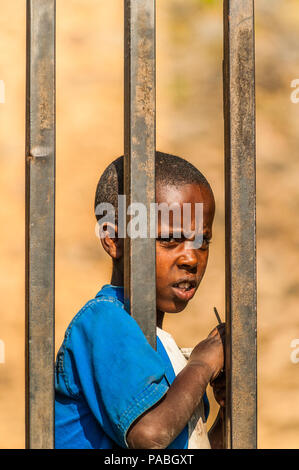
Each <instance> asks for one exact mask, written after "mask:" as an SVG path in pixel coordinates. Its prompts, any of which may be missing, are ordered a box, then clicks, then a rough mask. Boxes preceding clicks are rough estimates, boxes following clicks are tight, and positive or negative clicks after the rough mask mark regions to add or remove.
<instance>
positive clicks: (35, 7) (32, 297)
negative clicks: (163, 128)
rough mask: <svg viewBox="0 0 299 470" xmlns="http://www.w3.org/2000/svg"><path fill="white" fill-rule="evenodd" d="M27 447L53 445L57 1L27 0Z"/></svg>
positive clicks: (48, 446) (34, 447) (51, 446)
mask: <svg viewBox="0 0 299 470" xmlns="http://www.w3.org/2000/svg"><path fill="white" fill-rule="evenodd" d="M26 82H27V89H26V95H27V96H26V447H27V448H33V449H41V448H53V447H54V256H55V252H54V250H55V0H27V77H26Z"/></svg>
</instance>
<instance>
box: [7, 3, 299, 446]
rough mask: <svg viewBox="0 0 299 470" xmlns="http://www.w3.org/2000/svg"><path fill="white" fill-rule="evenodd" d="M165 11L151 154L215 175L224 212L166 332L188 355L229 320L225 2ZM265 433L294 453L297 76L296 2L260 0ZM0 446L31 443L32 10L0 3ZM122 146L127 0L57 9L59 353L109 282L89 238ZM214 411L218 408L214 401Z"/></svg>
mask: <svg viewBox="0 0 299 470" xmlns="http://www.w3.org/2000/svg"><path fill="white" fill-rule="evenodd" d="M158 3H159V4H158V10H157V28H158V32H157V53H158V57H157V70H158V72H157V87H158V90H157V104H158V109H157V144H158V145H157V146H158V149H159V150H162V151H166V152H171V153H175V154H178V155H181V156H184V157H186V158H187V159H189V160H190V161H191V162H192V163H194V164H195V165H197V166H198V167H199V168H200V169H201V170H202V171H203V173H204V174H205V175H206V176H207V178H208V179H209V181H210V183H211V185H212V187H213V189H214V193H215V198H216V204H217V214H216V219H215V225H214V236H213V242H212V245H211V251H210V260H209V265H208V268H207V272H206V275H205V277H204V279H203V281H202V285H201V286H200V288H199V292H198V294H197V296H196V297H195V299H194V300H193V301H192V302H191V303H190V305H189V306H188V308H187V309H186V311H184V313H182V314H180V315H178V316H171V315H169V316H168V318H167V320H166V325H165V327H166V329H168V330H169V331H170V332H171V333H172V334H173V336H174V337H175V338H176V340H177V342H178V344H179V345H180V346H182V347H190V346H193V345H195V344H196V343H197V342H198V341H200V340H201V339H203V338H204V337H205V336H206V335H207V334H208V333H209V331H210V330H211V329H212V328H213V326H214V325H215V318H214V314H213V307H214V306H217V308H218V310H219V312H221V314H222V317H223V315H224V294H225V293H224V197H223V194H224V184H223V181H224V177H223V120H222V82H221V60H222V13H221V5H219V4H220V3H221V2H216V1H215V2H210V3H211V4H210V5H209V6H208V5H207V3H208V2H203V1H199V0H197V1H195V0H188V2H186V1H184V0H164V1H163V2H158ZM256 3H257V5H256V78H257V241H258V243H257V274H258V379H259V388H258V429H259V441H258V442H259V447H260V448H298V447H299V445H298V444H299V436H298V434H299V432H298V430H299V405H298V386H299V375H298V371H299V364H294V363H292V362H291V360H290V354H291V351H292V349H291V347H290V344H291V341H292V340H293V339H295V338H299V316H298V299H299V267H298V250H299V242H298V239H299V237H298V235H299V233H298V232H299V227H298V206H299V188H298V175H299V168H298V167H299V159H298V145H299V138H298V131H297V129H298V128H299V104H298V105H296V104H293V103H292V102H291V100H290V94H291V92H292V89H291V88H290V83H291V81H292V80H293V79H295V78H298V77H299V69H298V63H299V60H298V59H299V33H298V24H299V6H298V2H296V0H288V1H287V2H286V1H285V0H284V1H283V0H271V2H269V1H268V0H259V1H258V2H256ZM0 31H1V34H0V36H1V41H0V80H4V82H5V85H6V102H5V104H0V123H1V125H0V149H1V152H0V169H1V171H0V181H1V184H0V192H1V198H2V204H1V206H0V215H1V225H2V228H3V230H1V232H0V240H1V243H0V250H1V251H0V257H1V283H0V285H1V307H0V308H1V314H0V340H1V341H3V343H4V345H5V362H4V363H0V447H1V448H22V447H24V272H25V270H24V190H25V189H24V168H25V166H24V137H25V131H24V130H25V122H24V118H25V2H23V1H21V0H12V1H10V2H5V4H4V5H1V17H0ZM122 152H123V19H122V2H120V1H119V0H111V1H110V2H109V3H108V2H99V1H96V0H64V1H63V2H57V199H56V200H57V216H56V227H57V239H56V246H57V250H56V345H57V347H59V345H60V343H61V341H62V339H63V335H64V331H65V328H66V327H67V325H68V323H69V321H70V320H71V318H72V317H73V316H74V314H75V313H76V312H77V311H78V310H79V309H80V307H81V306H82V305H83V304H84V303H85V302H86V301H87V300H88V299H89V298H91V297H93V296H94V295H95V293H96V292H97V291H98V290H99V289H100V287H101V286H102V285H103V284H104V283H106V282H109V280H110V279H109V276H110V269H111V268H110V263H109V260H108V259H106V257H105V255H104V253H103V251H102V249H101V248H100V246H99V243H98V240H97V239H96V237H95V234H94V225H95V221H94V218H93V214H92V208H93V198H94V192H95V187H96V184H97V180H98V178H99V176H100V175H101V172H102V171H103V169H104V168H105V166H106V165H107V164H108V163H109V162H110V161H111V160H112V159H113V158H115V157H116V156H118V155H120V154H122ZM212 405H213V406H212V415H211V418H210V421H209V424H210V423H211V421H212V418H213V416H215V412H216V408H215V406H214V404H213V403H212Z"/></svg>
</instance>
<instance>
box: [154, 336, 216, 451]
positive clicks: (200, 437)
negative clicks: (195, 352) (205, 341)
mask: <svg viewBox="0 0 299 470" xmlns="http://www.w3.org/2000/svg"><path fill="white" fill-rule="evenodd" d="M157 336H158V337H159V339H160V341H161V342H162V344H163V346H164V348H165V350H166V352H167V354H168V357H169V359H170V362H171V364H172V367H173V370H174V373H175V375H176V376H177V375H178V374H179V373H180V372H181V370H182V369H183V368H184V367H185V366H186V364H187V360H188V358H189V356H190V354H191V351H192V348H184V349H179V347H178V346H177V344H176V342H175V341H174V339H173V337H172V336H171V334H170V333H167V332H166V331H164V330H161V328H158V327H157ZM188 431H189V442H188V449H211V445H210V442H209V438H208V434H207V430H206V424H205V423H204V404H203V400H201V401H200V404H199V406H198V407H197V408H196V410H195V411H194V414H193V415H192V416H191V418H190V420H189V422H188Z"/></svg>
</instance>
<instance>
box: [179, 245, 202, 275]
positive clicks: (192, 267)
mask: <svg viewBox="0 0 299 470" xmlns="http://www.w3.org/2000/svg"><path fill="white" fill-rule="evenodd" d="M177 266H178V267H179V268H180V269H185V270H187V271H189V272H192V273H193V274H195V273H196V271H197V266H198V257H197V255H196V250H192V249H188V250H185V251H184V253H182V254H181V256H180V257H179V258H178V261H177Z"/></svg>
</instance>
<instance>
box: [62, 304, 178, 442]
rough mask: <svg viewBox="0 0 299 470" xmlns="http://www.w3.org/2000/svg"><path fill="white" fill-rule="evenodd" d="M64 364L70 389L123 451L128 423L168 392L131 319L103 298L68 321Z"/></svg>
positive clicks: (161, 371) (159, 362)
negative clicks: (81, 397) (70, 323)
mask: <svg viewBox="0 0 299 470" xmlns="http://www.w3.org/2000/svg"><path fill="white" fill-rule="evenodd" d="M64 362H65V371H69V374H64V375H65V377H66V378H67V381H68V385H69V389H72V390H73V393H74V394H76V392H78V393H82V394H83V396H84V398H85V400H86V402H87V404H88V407H89V408H90V410H91V412H92V414H93V415H94V417H95V418H96V420H97V421H98V422H99V424H100V425H101V426H102V428H103V430H104V432H105V433H106V434H107V435H108V436H109V437H110V438H111V439H112V440H113V441H114V442H116V443H117V444H118V445H119V446H121V447H127V441H126V434H127V431H128V429H129V428H130V426H131V424H132V423H133V422H134V421H135V420H136V418H138V416H140V415H141V414H143V413H144V412H145V411H147V410H148V409H149V408H151V407H152V406H153V405H154V404H155V403H157V402H158V401H159V400H160V399H161V398H162V397H163V395H164V394H165V393H166V392H167V390H168V388H169V384H168V382H167V379H166V375H165V366H164V364H163V361H162V359H161V358H160V356H159V354H158V353H157V352H156V351H155V350H154V349H153V348H152V347H151V346H150V344H149V343H148V341H147V340H146V338H145V336H144V335H143V333H142V331H141V329H140V327H139V326H138V324H137V323H136V321H135V320H134V319H133V318H132V317H131V316H130V315H129V314H128V313H127V312H126V311H125V310H124V309H123V308H122V307H121V304H119V303H118V302H114V301H108V300H106V299H105V300H101V299H96V300H95V301H94V302H92V303H91V304H89V306H88V308H87V309H86V310H85V312H84V315H81V317H80V316H79V318H77V319H76V320H75V321H74V322H73V325H72V328H71V333H70V334H69V336H68V340H67V342H66V345H65V357H64ZM71 382H72V383H73V385H74V386H73V387H72V386H71ZM76 383H77V385H76Z"/></svg>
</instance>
